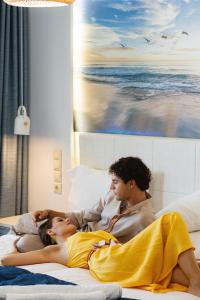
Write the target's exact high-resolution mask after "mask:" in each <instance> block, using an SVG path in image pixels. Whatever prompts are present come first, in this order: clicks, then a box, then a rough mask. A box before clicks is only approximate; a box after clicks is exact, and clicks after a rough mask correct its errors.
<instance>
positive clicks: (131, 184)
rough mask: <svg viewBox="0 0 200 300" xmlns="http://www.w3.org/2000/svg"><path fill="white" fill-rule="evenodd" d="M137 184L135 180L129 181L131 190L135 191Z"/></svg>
mask: <svg viewBox="0 0 200 300" xmlns="http://www.w3.org/2000/svg"><path fill="white" fill-rule="evenodd" d="M135 185H136V183H135V180H134V179H130V180H129V186H130V188H131V189H133V188H134V187H135Z"/></svg>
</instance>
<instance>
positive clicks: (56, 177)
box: [54, 171, 62, 183]
mask: <svg viewBox="0 0 200 300" xmlns="http://www.w3.org/2000/svg"><path fill="white" fill-rule="evenodd" d="M54 182H55V183H56V182H62V174H61V172H60V171H59V172H56V171H54Z"/></svg>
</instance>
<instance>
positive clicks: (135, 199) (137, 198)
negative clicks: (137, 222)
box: [127, 191, 147, 207]
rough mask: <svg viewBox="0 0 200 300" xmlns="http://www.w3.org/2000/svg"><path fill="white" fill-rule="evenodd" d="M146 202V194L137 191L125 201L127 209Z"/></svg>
mask: <svg viewBox="0 0 200 300" xmlns="http://www.w3.org/2000/svg"><path fill="white" fill-rule="evenodd" d="M145 200H147V194H146V192H145V191H137V192H134V194H133V195H132V196H131V197H130V198H129V199H128V200H127V207H131V206H134V205H136V204H138V203H140V202H142V201H145Z"/></svg>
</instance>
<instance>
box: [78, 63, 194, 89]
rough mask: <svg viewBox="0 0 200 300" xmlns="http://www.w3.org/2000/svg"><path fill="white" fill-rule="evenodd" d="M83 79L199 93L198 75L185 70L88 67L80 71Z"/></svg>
mask: <svg viewBox="0 0 200 300" xmlns="http://www.w3.org/2000/svg"><path fill="white" fill-rule="evenodd" d="M82 76H83V78H84V79H87V80H88V81H91V82H95V83H104V84H114V85H117V86H118V87H119V88H120V89H122V90H124V89H130V88H132V89H135V88H140V89H143V90H149V91H150V90H151V91H152V90H153V91H155V93H156V91H165V92H167V91H169V92H175V93H200V75H198V74H191V72H190V73H189V74H187V73H186V72H185V70H182V72H181V70H180V69H178V70H176V69H173V70H170V69H169V70H167V69H166V68H164V69H162V68H155V69H154V68H148V67H146V68H145V67H144V66H142V67H138V66H137V67H133V66H132V67H88V68H84V69H83V72H82Z"/></svg>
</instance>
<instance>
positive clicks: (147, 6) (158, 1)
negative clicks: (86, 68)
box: [74, 0, 200, 65]
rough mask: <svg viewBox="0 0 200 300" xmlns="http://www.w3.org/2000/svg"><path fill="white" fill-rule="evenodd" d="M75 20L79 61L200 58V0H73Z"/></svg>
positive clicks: (140, 60)
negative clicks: (80, 57) (74, 0)
mask: <svg viewBox="0 0 200 300" xmlns="http://www.w3.org/2000/svg"><path fill="white" fill-rule="evenodd" d="M74 23H75V27H76V30H75V36H74V39H75V40H77V43H78V44H77V46H75V47H76V48H77V49H76V52H77V56H80V55H81V54H82V58H83V63H84V64H104V63H105V64H116V63H119V64H126V63H127V64H128V63H136V62H144V63H145V62H146V63H147V62H149V63H151V62H153V63H156V61H157V62H158V63H160V61H162V64H165V63H166V64H169V63H172V64H177V65H178V64H183V63H185V64H187V63H188V64H190V63H192V61H194V62H195V63H196V64H197V61H199V62H200V33H199V32H200V0H106V1H105V0H76V2H75V5H74ZM77 32H78V34H79V36H77ZM78 45H79V46H78ZM78 51H79V53H78ZM197 65H198V64H197Z"/></svg>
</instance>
